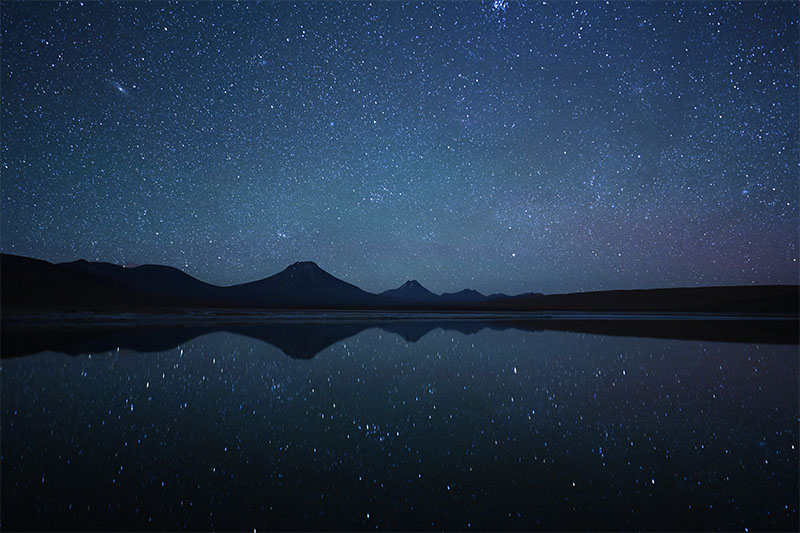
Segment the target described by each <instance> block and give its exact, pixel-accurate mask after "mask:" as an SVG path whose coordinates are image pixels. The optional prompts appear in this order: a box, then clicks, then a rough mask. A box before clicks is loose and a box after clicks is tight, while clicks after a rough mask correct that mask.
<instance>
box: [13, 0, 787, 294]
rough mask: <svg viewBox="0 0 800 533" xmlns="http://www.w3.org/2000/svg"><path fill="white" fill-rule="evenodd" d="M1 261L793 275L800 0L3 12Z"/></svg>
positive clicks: (482, 274) (255, 271)
mask: <svg viewBox="0 0 800 533" xmlns="http://www.w3.org/2000/svg"><path fill="white" fill-rule="evenodd" d="M1 22H2V54H1V55H2V78H1V80H0V87H1V92H2V123H1V124H0V125H1V126H2V127H1V128H0V129H1V130H2V204H1V206H0V207H1V208H2V218H1V223H2V224H1V226H0V248H1V249H2V251H3V252H8V253H16V254H21V255H29V256H33V257H38V258H42V259H46V260H49V261H68V260H74V259H78V258H86V259H89V260H100V261H109V262H114V263H119V264H128V265H131V264H142V263H159V264H167V265H172V266H176V267H179V268H181V269H183V270H185V271H187V272H188V273H190V274H192V275H194V276H196V277H198V278H200V279H202V280H204V281H208V282H211V283H216V284H233V283H241V282H245V281H250V280H254V279H259V278H263V277H266V276H268V275H271V274H273V273H275V272H278V271H279V270H282V269H283V268H285V267H286V266H287V265H289V264H291V263H293V262H295V261H299V260H313V261H316V262H317V263H318V264H319V265H320V266H321V267H322V268H324V269H326V270H327V271H329V272H331V273H332V274H334V275H336V276H339V277H341V278H343V279H345V280H347V281H349V282H352V283H355V284H357V285H359V286H361V287H362V288H364V289H366V290H369V291H382V290H385V289H389V288H393V287H396V286H398V285H400V284H402V283H403V282H404V281H405V280H406V279H411V278H415V279H418V280H419V281H420V282H421V283H422V284H423V285H425V286H426V287H428V288H429V289H431V290H433V291H435V292H442V291H453V290H459V289H462V288H464V287H471V288H474V289H477V290H480V291H482V292H485V293H491V292H498V291H502V292H507V293H517V292H523V291H541V292H562V291H578V290H593V289H614V288H646V287H674V286H696V285H710V284H750V283H796V282H797V279H798V264H797V257H798V241H799V240H800V235H799V234H798V199H799V198H800V196H798V171H799V169H800V150H799V149H798V127H799V121H798V103H799V101H800V99H798V75H799V74H798V46H799V45H800V39H798V3H797V2H766V3H755V2H745V3H742V4H732V3H723V2H715V3H711V4H703V3H694V2H692V3H683V4H681V3H655V2H653V3H632V4H628V3H616V2H614V3H610V4H607V3H599V2H586V3H583V2H579V3H566V2H556V3H547V4H545V3H530V4H524V5H523V4H520V3H515V2H505V1H502V0H498V1H496V2H494V3H492V2H484V3H478V2H469V3H456V2H446V3H409V4H401V3H373V4H368V3H354V4H351V3H334V2H319V3H311V4H306V3H290V2H281V3H269V4H261V3H245V4H235V3H210V2H206V3H197V4H194V3H188V2H187V3H184V2H181V3H170V4H168V3H140V2H125V3H119V4H100V3H91V2H89V3H77V2H76V3H70V4H59V3H52V2H46V3H35V2H21V3H4V4H3V5H2V15H1Z"/></svg>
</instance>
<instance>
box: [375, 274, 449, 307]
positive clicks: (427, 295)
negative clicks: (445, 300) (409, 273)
mask: <svg viewBox="0 0 800 533" xmlns="http://www.w3.org/2000/svg"><path fill="white" fill-rule="evenodd" d="M381 296H386V297H389V298H395V299H398V300H402V301H405V302H427V303H431V302H436V301H438V298H439V297H438V296H437V295H436V294H434V293H432V292H431V291H429V290H428V289H426V288H425V287H423V286H422V285H420V283H419V282H418V281H417V280H415V279H412V280H409V281H406V282H405V283H403V284H402V285H401V286H400V287H398V288H396V289H389V290H388V291H383V292H382V293H381Z"/></svg>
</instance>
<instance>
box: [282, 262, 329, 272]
mask: <svg viewBox="0 0 800 533" xmlns="http://www.w3.org/2000/svg"><path fill="white" fill-rule="evenodd" d="M289 268H292V269H315V270H316V269H319V270H322V269H321V268H320V267H319V265H318V264H316V263H315V262H314V261H297V262H295V263H292V264H291V265H289Z"/></svg>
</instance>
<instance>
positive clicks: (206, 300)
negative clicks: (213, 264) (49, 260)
mask: <svg viewBox="0 0 800 533" xmlns="http://www.w3.org/2000/svg"><path fill="white" fill-rule="evenodd" d="M56 266H57V267H60V268H61V269H63V270H66V271H70V272H76V273H80V274H84V275H87V276H94V277H97V278H102V279H104V280H107V281H109V282H111V283H113V284H115V285H116V286H118V287H121V288H124V289H127V290H130V291H135V292H138V293H142V294H146V295H153V296H156V295H157V296H159V297H161V298H165V299H168V300H175V299H179V300H180V301H182V302H184V303H187V304H190V303H194V304H209V305H213V304H215V303H221V302H224V300H225V299H226V292H225V289H224V288H222V287H217V286H216V285H211V284H210V283H205V282H203V281H200V280H199V279H197V278H194V277H192V276H190V275H189V274H187V273H186V272H184V271H182V270H179V269H177V268H173V267H170V266H164V265H141V266H137V267H133V268H127V267H123V266H120V265H114V264H111V263H90V262H89V261H86V260H84V259H80V260H78V261H73V262H71V263H58V264H57V265H56Z"/></svg>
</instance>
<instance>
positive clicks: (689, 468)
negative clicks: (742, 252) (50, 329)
mask: <svg viewBox="0 0 800 533" xmlns="http://www.w3.org/2000/svg"><path fill="white" fill-rule="evenodd" d="M331 327H332V328H333V329H334V330H336V329H337V328H339V329H342V328H346V327H347V326H344V325H335V324H334V325H332V326H331ZM389 329H391V328H389ZM462 329H463V328H462ZM139 333H140V334H142V335H143V334H144V332H143V330H140V332H139ZM188 337H189V338H191V335H189V336H188ZM333 338H336V335H334V336H333ZM295 340H296V339H295ZM410 341H416V342H410ZM314 349H316V348H314ZM290 351H291V350H290ZM304 357H310V358H306V359H303V358H298V357H290V356H287V355H286V354H285V353H284V352H282V351H281V350H279V349H278V348H276V347H275V346H272V345H269V344H266V343H264V342H262V341H261V340H256V339H253V338H248V337H245V336H241V335H237V334H231V333H222V332H216V333H208V334H205V335H202V336H200V337H197V338H194V339H190V340H186V341H185V342H182V343H181V344H179V345H178V346H177V347H175V348H170V349H169V350H166V351H161V352H154V353H140V352H137V351H133V350H130V349H126V348H121V349H119V350H116V349H115V350H111V351H108V352H104V353H95V354H94V355H91V356H90V355H76V356H69V355H66V354H63V353H54V352H44V353H40V354H37V355H27V356H20V357H15V358H11V359H8V358H6V359H3V360H2V447H1V448H0V449H1V454H2V457H1V458H0V459H1V461H2V483H1V484H0V487H1V492H2V516H1V521H2V523H1V524H0V526H2V528H3V529H4V530H17V529H29V530H47V529H57V530H173V529H192V530H210V529H217V530H253V529H258V530H262V529H278V530H375V529H399V530H419V529H429V530H441V529H446V530H447V529H456V530H468V529H477V530H481V529H483V530H485V529H490V530H537V529H545V530H564V529H567V530H575V529H592V530H618V529H626V530H631V529H646V530H653V529H656V530H706V529H721V530H744V529H745V528H747V529H749V530H751V531H754V530H765V529H777V530H797V529H798V499H799V498H800V496H799V494H798V423H799V420H798V416H800V413H799V406H798V397H799V396H798V395H799V392H798V380H799V379H800V377H799V376H798V365H799V362H798V348H797V346H796V345H788V346H787V345H766V344H755V343H749V344H735V343H724V342H703V341H690V340H665V339H644V338H630V337H629V338H621V337H611V336H598V335H591V334H585V333H567V332H549V331H520V330H515V329H508V330H505V331H495V330H491V329H482V330H481V331H479V332H477V333H472V334H467V333H464V332H460V331H452V330H442V329H435V330H433V331H429V332H427V333H424V334H423V336H422V337H421V338H419V335H413V334H412V333H409V332H408V331H406V332H405V334H403V336H401V335H400V334H397V333H393V332H390V331H386V330H383V329H366V330H363V331H360V332H357V333H356V334H355V336H354V337H351V338H347V339H345V340H337V341H335V342H334V343H333V344H332V345H330V346H329V347H327V348H324V347H323V348H322V351H320V352H319V353H315V352H314V350H310V351H309V352H307V353H306V352H304Z"/></svg>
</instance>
